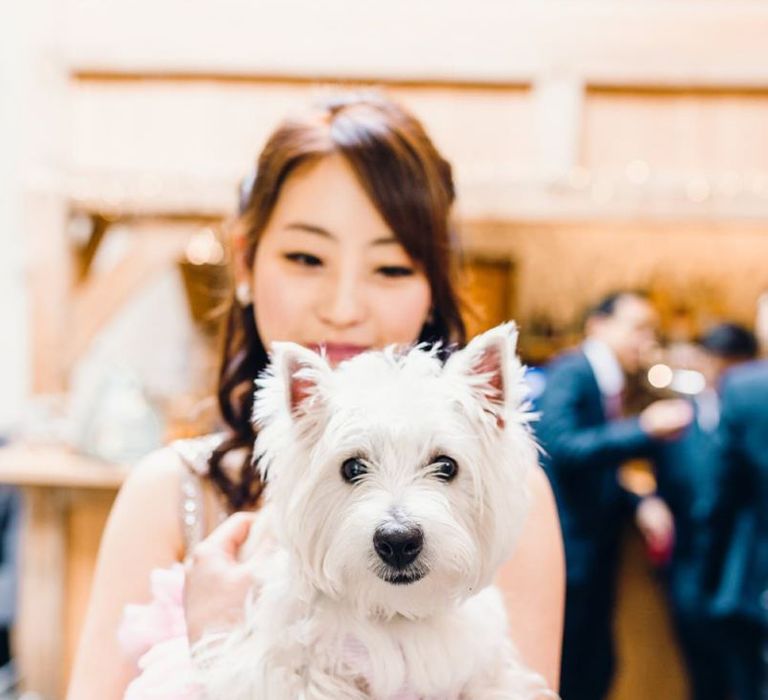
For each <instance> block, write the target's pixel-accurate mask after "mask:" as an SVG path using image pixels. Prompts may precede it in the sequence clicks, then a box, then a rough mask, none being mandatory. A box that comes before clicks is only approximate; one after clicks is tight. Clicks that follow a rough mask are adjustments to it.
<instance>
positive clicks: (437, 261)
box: [209, 93, 466, 510]
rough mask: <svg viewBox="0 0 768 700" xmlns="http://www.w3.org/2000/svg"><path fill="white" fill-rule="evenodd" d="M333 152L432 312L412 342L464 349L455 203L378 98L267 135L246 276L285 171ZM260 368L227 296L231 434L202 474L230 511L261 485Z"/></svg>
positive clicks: (246, 309) (247, 315) (245, 309)
mask: <svg viewBox="0 0 768 700" xmlns="http://www.w3.org/2000/svg"><path fill="white" fill-rule="evenodd" d="M331 154H339V155H341V156H343V157H344V158H345V159H346V160H347V162H348V163H349V164H350V166H351V167H352V169H353V171H354V172H355V174H356V175H357V177H358V179H359V181H360V183H361V185H362V186H363V188H364V189H365V191H366V193H367V194H368V196H369V197H370V199H371V201H372V202H373V204H374V206H375V207H376V209H377V210H378V212H379V213H380V214H381V216H382V217H383V218H384V220H385V221H386V223H387V225H388V226H389V228H390V229H392V231H393V233H394V234H395V236H396V238H397V239H398V241H399V242H400V243H401V245H402V246H403V248H405V250H406V252H407V253H408V254H409V255H410V257H411V258H412V259H413V260H414V262H415V263H416V264H418V265H420V266H421V268H422V269H423V270H424V272H425V274H426V276H427V279H428V281H429V285H430V291H431V295H432V311H431V313H430V316H429V318H428V320H427V322H426V323H425V325H424V327H423V328H422V330H421V333H420V336H419V342H424V343H430V344H434V343H438V342H439V343H441V344H442V345H443V346H444V347H449V346H451V345H456V344H459V345H460V344H463V343H464V342H465V340H466V338H465V335H466V332H465V328H464V322H463V321H462V318H461V313H460V305H459V295H458V292H457V289H456V281H455V280H456V272H457V270H456V266H457V262H458V261H457V257H458V256H457V251H456V249H455V243H454V234H453V231H452V229H451V223H450V215H451V205H452V204H453V200H454V196H455V193H454V187H453V177H452V174H451V166H450V164H449V163H448V162H447V161H446V160H445V159H443V157H442V156H441V155H440V154H439V153H438V151H437V149H436V148H435V147H434V145H433V144H432V142H431V140H430V139H429V137H428V136H427V134H426V132H425V130H424V128H423V127H422V125H421V124H420V122H419V121H418V120H417V119H416V118H415V117H413V116H412V115H411V114H409V113H408V112H406V111H405V110H404V109H403V108H402V107H400V106H399V105H397V104H396V103H394V102H392V101H390V100H388V99H386V98H384V97H382V96H380V95H376V94H370V93H365V94H350V95H344V96H341V97H337V98H334V99H331V100H328V101H326V102H325V103H323V104H322V105H320V106H319V107H318V108H316V109H315V110H313V111H311V112H310V113H309V114H307V115H305V116H304V117H300V118H294V119H287V120H286V121H284V122H283V123H282V124H280V126H279V127H278V128H277V130H276V131H275V132H274V133H273V134H272V136H271V137H270V139H269V140H268V142H267V144H266V146H265V147H264V150H263V151H262V153H261V156H260V157H259V161H258V164H257V168H256V176H255V179H254V181H253V184H252V186H251V188H250V192H249V193H248V194H247V197H246V198H245V199H244V201H243V203H242V206H241V209H242V212H241V218H240V221H239V226H241V227H242V230H243V232H244V234H245V241H246V245H245V251H244V255H245V262H246V264H247V267H248V269H252V267H253V262H254V258H255V254H256V246H257V244H258V241H259V237H260V235H261V233H262V232H263V231H264V229H265V228H266V226H267V223H268V222H269V218H270V216H271V215H272V212H273V210H274V208H275V204H276V203H277V199H278V197H279V195H280V189H281V188H282V186H283V184H284V183H285V181H286V179H287V178H288V177H289V176H290V174H291V172H293V170H294V169H295V168H296V167H297V166H298V165H300V164H301V163H305V162H307V161H310V160H313V159H320V158H322V157H324V156H328V155H331ZM267 362H268V358H267V352H266V350H265V348H264V345H263V343H262V341H261V338H260V337H259V332H258V330H257V328H256V323H255V319H254V315H253V307H252V306H251V305H248V306H243V305H241V304H239V303H238V302H237V301H236V300H235V299H233V300H232V303H231V306H230V308H229V310H228V312H227V315H226V321H225V324H224V342H223V348H222V357H221V365H220V370H219V377H218V391H217V394H218V402H219V408H220V411H221V415H222V418H223V419H224V421H225V422H226V424H227V425H228V426H229V428H230V430H231V434H230V435H228V437H227V438H226V439H225V440H224V441H223V442H222V443H221V444H220V445H219V447H218V448H217V449H216V450H215V451H214V452H213V454H212V455H211V457H210V459H209V477H210V479H211V480H212V481H213V482H214V484H216V486H217V487H218V488H219V489H220V490H221V492H222V493H223V494H224V496H225V497H226V499H227V501H228V504H229V506H230V508H232V509H233V510H239V509H243V508H250V507H254V506H255V505H256V503H257V501H258V499H259V496H260V495H261V492H262V490H263V487H264V485H263V483H262V481H261V479H260V477H259V474H258V471H257V469H256V467H255V465H253V464H252V448H253V442H254V440H255V437H256V436H255V433H254V429H253V425H252V423H251V413H252V411H253V391H254V390H253V384H254V380H255V379H256V377H257V376H258V375H259V374H260V373H261V372H262V370H263V369H264V368H265V367H266V365H267ZM236 448H245V451H246V458H245V460H244V462H243V464H242V466H241V468H240V471H239V474H237V476H236V477H235V478H233V476H232V474H231V473H227V471H226V470H224V469H223V467H222V459H223V458H224V455H225V454H226V453H227V452H229V451H230V450H233V449H236Z"/></svg>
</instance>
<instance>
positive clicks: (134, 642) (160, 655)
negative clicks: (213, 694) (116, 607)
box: [118, 563, 201, 700]
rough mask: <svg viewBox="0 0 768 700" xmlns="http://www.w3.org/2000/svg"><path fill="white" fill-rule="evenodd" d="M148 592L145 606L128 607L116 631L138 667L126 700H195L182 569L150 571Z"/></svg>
mask: <svg viewBox="0 0 768 700" xmlns="http://www.w3.org/2000/svg"><path fill="white" fill-rule="evenodd" d="M150 590H151V593H152V600H151V601H150V602H149V603H147V604H146V605H127V606H126V608H125V611H124V612H123V619H122V621H121V623H120V628H119V629H118V639H119V641H120V644H121V646H122V647H123V649H124V650H125V652H126V653H127V654H128V655H129V656H130V657H131V658H132V659H134V660H136V661H137V665H138V668H139V675H138V676H137V677H136V678H134V679H133V681H132V682H131V684H130V685H129V686H128V688H127V690H126V692H125V696H124V700H157V699H158V698H163V700H199V699H200V696H201V694H200V690H199V688H198V687H197V686H196V685H195V683H194V681H193V678H194V668H193V666H192V659H191V657H190V654H189V643H188V640H187V625H186V621H185V619H184V567H183V566H182V565H181V564H178V563H177V564H174V565H173V566H171V567H170V568H167V569H154V570H153V571H152V573H151V574H150Z"/></svg>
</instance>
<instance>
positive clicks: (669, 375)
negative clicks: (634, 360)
mask: <svg viewBox="0 0 768 700" xmlns="http://www.w3.org/2000/svg"><path fill="white" fill-rule="evenodd" d="M674 376H675V375H674V373H673V372H672V368H671V367H668V366H667V365H654V366H653V367H651V368H650V369H649V370H648V383H649V384H650V385H651V386H652V387H655V388H656V389H666V388H667V387H668V386H669V385H670V384H672V380H673V379H674Z"/></svg>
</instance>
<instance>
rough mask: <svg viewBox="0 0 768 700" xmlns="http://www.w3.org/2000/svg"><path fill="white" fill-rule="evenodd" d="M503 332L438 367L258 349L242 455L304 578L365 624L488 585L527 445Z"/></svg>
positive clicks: (413, 360) (516, 515)
mask: <svg viewBox="0 0 768 700" xmlns="http://www.w3.org/2000/svg"><path fill="white" fill-rule="evenodd" d="M516 338H517V333H516V330H515V328H514V325H513V324H506V325H503V326H499V327H498V328H495V329H493V330H491V331H488V332H487V333H484V334H482V335H480V336H478V337H477V338H475V339H474V340H473V341H472V342H471V343H469V345H468V346H467V347H466V348H464V349H463V350H460V351H458V352H456V353H454V354H453V355H451V357H450V358H449V359H448V361H447V362H446V363H445V365H443V364H442V363H441V362H440V360H439V359H438V358H437V356H436V355H435V353H434V352H431V351H427V350H425V349H423V348H414V349H411V350H409V351H407V352H404V353H398V352H397V351H396V350H395V349H388V350H384V351H381V352H369V353H365V354H363V355H359V356H357V357H355V358H353V359H351V360H348V361H346V362H343V363H342V364H341V365H339V366H338V367H337V368H335V369H332V368H331V367H330V366H329V365H328V363H327V361H326V360H325V359H324V358H323V357H322V356H320V355H318V354H316V353H314V352H312V351H310V350H307V349H306V348H303V347H301V346H298V345H294V344H290V343H285V344H276V346H275V347H274V352H273V358H272V364H271V367H270V369H269V370H268V372H267V373H266V374H265V375H264V376H263V377H262V378H261V379H260V380H259V382H258V387H259V388H258V390H257V395H256V405H255V413H254V419H255V421H256V423H257V426H258V431H259V433H258V439H257V442H256V449H255V455H256V457H257V459H258V460H259V468H260V469H261V471H262V473H263V475H264V476H265V477H266V480H267V498H268V499H269V502H270V504H271V507H272V508H274V509H275V511H276V513H277V516H278V519H279V528H280V531H279V533H278V537H279V538H280V539H281V540H282V544H283V545H285V546H286V547H287V548H288V550H289V551H290V552H291V554H292V555H293V556H295V557H296V558H297V560H298V561H299V563H300V569H301V571H302V575H304V576H306V577H307V581H308V583H309V584H310V585H311V586H312V587H314V588H316V589H318V590H320V591H322V592H323V593H325V594H326V595H329V596H332V597H334V598H337V599H339V600H342V601H344V602H345V603H349V604H351V605H353V606H355V607H356V608H357V609H358V611H360V612H362V613H364V614H368V615H375V614H380V615H385V616H389V615H392V614H402V615H406V616H409V617H416V616H422V615H426V614H430V613H431V612H434V611H435V610H436V609H438V608H439V607H441V606H445V605H448V604H452V603H453V602H454V601H456V600H460V599H462V598H464V597H466V596H469V595H472V594H473V592H476V591H478V590H479V589H480V588H482V587H483V586H485V585H487V584H489V583H490V582H491V581H492V578H493V575H494V573H495V571H496V569H497V568H498V567H499V566H500V565H501V563H502V562H503V561H504V560H505V559H506V558H507V557H508V556H509V555H510V553H511V551H512V548H513V546H514V543H515V540H516V538H517V535H518V533H519V530H520V527H521V524H522V522H523V519H524V516H525V509H526V502H527V499H526V480H527V477H528V470H529V469H530V468H531V467H532V466H534V465H535V464H536V460H537V449H536V445H535V443H534V440H533V437H532V435H531V432H530V430H529V428H528V425H527V423H528V420H529V414H527V413H526V402H525V393H526V390H525V386H524V384H523V379H522V374H523V369H522V368H521V366H520V363H519V361H518V359H517V357H516V355H515V343H516Z"/></svg>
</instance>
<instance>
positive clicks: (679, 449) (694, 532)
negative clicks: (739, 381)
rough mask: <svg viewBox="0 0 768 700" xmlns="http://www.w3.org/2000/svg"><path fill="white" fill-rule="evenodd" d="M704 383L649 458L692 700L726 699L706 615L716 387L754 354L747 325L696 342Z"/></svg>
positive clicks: (715, 566) (713, 578) (715, 470)
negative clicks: (684, 420) (663, 518)
mask: <svg viewBox="0 0 768 700" xmlns="http://www.w3.org/2000/svg"><path fill="white" fill-rule="evenodd" d="M698 347H699V349H700V351H701V359H700V362H699V365H700V367H699V368H700V371H701V372H702V374H704V377H705V379H706V387H705V389H704V390H703V391H702V392H700V393H699V394H697V395H696V396H694V398H693V399H692V405H693V409H694V415H695V419H694V421H693V423H692V425H691V427H690V429H689V430H687V431H686V432H685V434H684V435H683V436H682V438H681V439H680V440H677V441H674V442H670V443H667V444H665V445H664V446H662V447H661V449H660V450H659V455H658V457H657V459H656V467H657V470H656V471H657V481H658V494H659V496H660V497H661V498H662V499H663V501H664V503H665V504H666V505H667V506H668V507H669V509H670V511H671V517H670V518H668V522H669V523H670V531H669V533H668V534H667V536H666V539H669V540H672V539H673V540H674V546H673V549H672V556H671V558H670V560H669V562H668V565H667V567H666V570H665V572H664V573H665V577H664V578H665V583H666V585H667V591H668V600H669V606H670V612H671V616H672V621H673V624H674V627H675V632H676V634H677V637H678V641H679V643H680V648H681V651H682V655H683V660H684V663H685V666H686V671H687V674H688V681H689V688H690V697H691V698H692V700H727V698H729V697H731V695H730V690H729V689H730V683H729V681H728V669H727V666H726V663H725V659H726V655H727V653H728V642H727V641H725V639H724V638H723V636H722V635H721V634H719V633H718V628H717V625H716V623H715V622H714V620H713V617H712V611H711V604H712V596H713V593H714V588H715V586H716V584H717V580H718V576H719V573H720V569H721V567H722V563H723V562H722V552H723V546H724V541H723V533H722V532H718V531H717V529H716V528H714V527H713V522H712V517H713V507H714V503H715V499H716V496H717V494H716V489H717V487H718V484H719V483H720V480H721V476H720V475H719V470H720V469H722V468H723V466H724V465H723V464H722V463H721V461H720V460H719V459H718V458H717V454H718V453H717V443H716V439H717V429H718V424H719V422H720V401H719V395H718V393H719V389H720V383H721V380H722V378H723V375H724V373H725V372H726V371H728V370H729V369H730V368H732V367H734V366H735V365H737V364H741V363H743V362H746V361H749V360H752V359H754V358H755V356H756V354H757V340H756V339H755V336H754V334H753V333H752V332H751V331H750V330H749V329H747V328H745V327H743V326H740V325H737V324H734V323H721V324H718V325H717V326H714V327H713V328H711V329H710V330H709V331H708V332H707V333H706V334H705V335H704V336H703V337H702V338H700V340H699V342H698Z"/></svg>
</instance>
